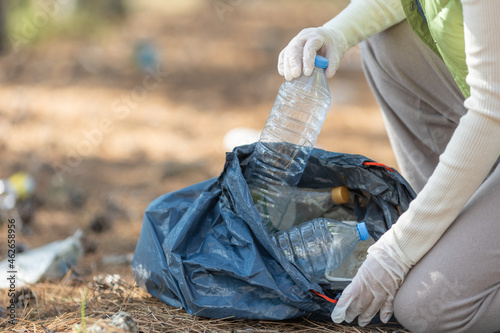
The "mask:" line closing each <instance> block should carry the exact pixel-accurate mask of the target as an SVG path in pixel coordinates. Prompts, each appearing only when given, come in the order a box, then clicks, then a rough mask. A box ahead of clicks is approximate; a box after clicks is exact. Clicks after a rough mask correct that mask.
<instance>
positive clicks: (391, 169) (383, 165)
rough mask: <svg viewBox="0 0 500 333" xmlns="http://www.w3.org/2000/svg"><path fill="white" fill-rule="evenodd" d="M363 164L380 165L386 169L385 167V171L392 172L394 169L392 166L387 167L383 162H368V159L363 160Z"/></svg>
mask: <svg viewBox="0 0 500 333" xmlns="http://www.w3.org/2000/svg"><path fill="white" fill-rule="evenodd" d="M363 165H374V166H381V167H384V168H386V169H387V171H390V172H394V169H393V168H389V167H388V166H387V165H385V164H383V163H378V162H368V161H365V162H363Z"/></svg>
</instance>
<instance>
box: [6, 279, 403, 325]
mask: <svg viewBox="0 0 500 333" xmlns="http://www.w3.org/2000/svg"><path fill="white" fill-rule="evenodd" d="M0 301H1V303H2V304H4V305H5V304H9V301H10V299H9V298H8V296H7V293H5V292H3V293H2V295H1V296H0ZM82 303H83V304H84V305H85V306H84V310H83V311H82ZM18 306H19V307H18V309H17V311H16V319H17V324H16V325H11V324H9V322H8V321H9V319H10V318H9V317H8V314H7V310H6V307H5V306H4V307H2V309H1V311H2V312H3V313H0V316H1V318H0V330H6V331H7V332H44V333H52V332H71V331H74V332H76V328H80V331H81V329H82V314H83V318H84V322H85V326H86V328H89V327H92V325H94V324H95V323H97V322H99V323H100V322H102V321H103V320H105V319H106V318H109V317H111V316H113V315H114V314H116V313H117V312H119V311H124V312H126V313H128V314H130V316H131V317H132V318H133V320H134V321H135V324H136V325H137V330H138V332H200V333H201V332H235V333H236V332H252V333H257V332H363V333H366V332H398V333H404V332H405V331H404V330H402V329H401V327H400V326H398V325H392V326H391V325H388V326H375V325H371V326H370V327H368V328H361V327H358V326H350V325H335V324H333V323H331V322H317V321H312V320H308V319H307V318H301V319H296V320H288V321H258V320H236V319H231V318H227V319H208V318H200V317H196V316H193V315H190V314H188V313H186V312H185V311H184V310H183V309H178V308H174V307H170V306H167V305H165V304H164V303H162V302H160V301H158V300H157V299H155V298H153V297H151V295H149V294H148V293H147V292H145V291H144V290H142V289H140V288H138V287H137V286H136V285H135V284H134V282H133V281H124V280H122V279H121V278H120V277H119V276H118V275H114V276H113V275H108V276H96V277H94V281H92V282H90V283H84V282H82V281H75V280H74V279H71V278H70V277H69V274H68V275H67V277H66V278H65V279H63V281H62V282H54V283H51V282H46V283H38V284H35V285H33V286H31V287H30V288H26V289H24V293H23V295H21V296H20V297H18ZM99 332H128V331H126V330H123V329H122V330H120V329H116V330H115V329H112V328H111V329H109V328H108V329H106V330H103V331H99Z"/></svg>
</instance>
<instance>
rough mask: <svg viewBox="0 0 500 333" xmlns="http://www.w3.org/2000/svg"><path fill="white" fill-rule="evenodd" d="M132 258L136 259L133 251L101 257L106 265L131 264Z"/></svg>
mask: <svg viewBox="0 0 500 333" xmlns="http://www.w3.org/2000/svg"><path fill="white" fill-rule="evenodd" d="M132 259H134V254H133V253H127V254H111V255H108V256H104V257H103V258H102V259H101V262H102V263H103V264H104V265H130V264H131V263H132Z"/></svg>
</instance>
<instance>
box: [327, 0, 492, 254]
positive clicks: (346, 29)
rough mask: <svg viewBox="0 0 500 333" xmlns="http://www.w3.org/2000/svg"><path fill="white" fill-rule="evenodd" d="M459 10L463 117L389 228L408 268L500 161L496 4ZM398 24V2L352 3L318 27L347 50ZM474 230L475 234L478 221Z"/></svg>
mask: <svg viewBox="0 0 500 333" xmlns="http://www.w3.org/2000/svg"><path fill="white" fill-rule="evenodd" d="M462 7H463V16H464V38H465V52H466V63H467V67H468V70H469V74H468V76H467V79H466V80H467V83H468V84H469V86H470V92H471V94H470V97H469V98H467V99H466V100H465V103H464V105H465V107H466V108H467V110H468V112H467V114H466V115H464V116H463V117H462V118H461V119H460V123H459V125H458V127H457V129H456V130H455V133H454V134H453V136H452V138H451V140H450V142H449V143H448V145H447V147H446V150H445V152H444V153H443V154H442V155H441V156H440V160H439V163H438V165H437V167H436V169H435V170H434V172H433V174H432V176H431V177H430V178H429V180H428V182H427V184H426V185H425V186H424V188H423V189H422V191H421V192H420V193H419V194H418V195H417V197H416V199H415V200H414V201H413V202H412V203H411V204H410V207H409V209H408V210H407V211H406V212H405V213H404V214H403V215H401V217H400V218H399V220H398V222H397V223H396V224H395V225H394V226H393V232H394V236H395V238H396V241H397V243H398V245H399V247H400V249H401V250H402V251H403V253H404V254H405V255H406V256H407V258H408V259H409V261H410V262H411V264H415V263H416V262H418V261H419V260H420V258H421V257H422V256H424V255H425V253H427V251H429V250H430V248H431V247H432V246H433V245H434V244H435V243H436V242H437V241H438V240H439V238H440V237H441V236H442V234H443V233H444V232H445V231H446V229H447V228H448V227H449V226H450V225H451V224H452V223H453V221H454V220H455V219H456V218H457V216H458V215H459V214H460V212H461V211H462V209H463V208H464V206H465V205H466V203H467V202H468V201H469V199H470V198H471V196H472V195H473V194H474V192H475V191H476V190H477V189H478V187H479V186H480V185H481V183H482V182H483V181H484V179H485V178H486V177H487V175H488V173H489V171H490V170H491V168H492V167H493V165H494V163H495V162H496V160H497V159H498V157H499V156H500V1H498V0H462ZM403 19H404V12H403V8H402V6H401V2H400V0H387V1H384V0H353V1H352V2H351V4H350V5H349V6H348V7H347V8H346V9H345V10H344V11H342V12H341V13H340V14H339V15H338V16H336V17H335V18H334V19H332V20H331V21H329V22H327V23H326V24H325V25H324V27H325V28H327V29H329V30H332V31H333V32H335V33H340V34H342V35H343V36H344V38H345V40H346V41H347V43H348V45H349V46H353V45H355V44H357V43H358V42H360V41H362V40H364V39H366V38H368V37H370V36H371V35H373V34H375V33H377V32H380V31H382V30H384V29H386V28H388V27H390V26H392V25H394V24H396V23H399V22H400V21H402V20H403ZM394 52H398V50H397V49H395V50H394ZM499 196H500V194H499ZM499 204H500V201H499ZM499 223H500V221H499ZM477 225H478V228H480V227H481V221H477ZM485 232H486V231H485Z"/></svg>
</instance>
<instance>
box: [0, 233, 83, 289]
mask: <svg viewBox="0 0 500 333" xmlns="http://www.w3.org/2000/svg"><path fill="white" fill-rule="evenodd" d="M82 237H83V232H82V231H81V230H80V229H78V230H77V231H76V232H75V233H74V234H73V235H72V236H70V237H68V238H66V239H64V240H59V241H55V242H52V243H49V244H47V245H44V246H41V247H38V248H35V249H32V250H29V251H26V252H23V253H20V254H17V253H16V257H15V260H14V261H13V262H9V258H8V257H7V258H6V259H4V260H3V261H2V262H0V288H9V286H10V281H9V280H8V279H7V278H8V277H9V273H8V272H12V271H15V272H16V273H15V281H16V287H18V288H19V287H23V286H25V285H28V284H33V283H36V282H38V281H39V280H41V279H42V278H50V279H59V278H62V277H63V276H64V275H65V274H66V272H67V271H68V270H69V268H70V267H71V266H75V265H76V263H77V262H78V259H79V258H80V257H81V255H82V254H83V249H82V244H81V238H82ZM10 260H11V261H12V259H10ZM12 265H14V266H12ZM13 267H14V268H13ZM10 274H12V273H10Z"/></svg>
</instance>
